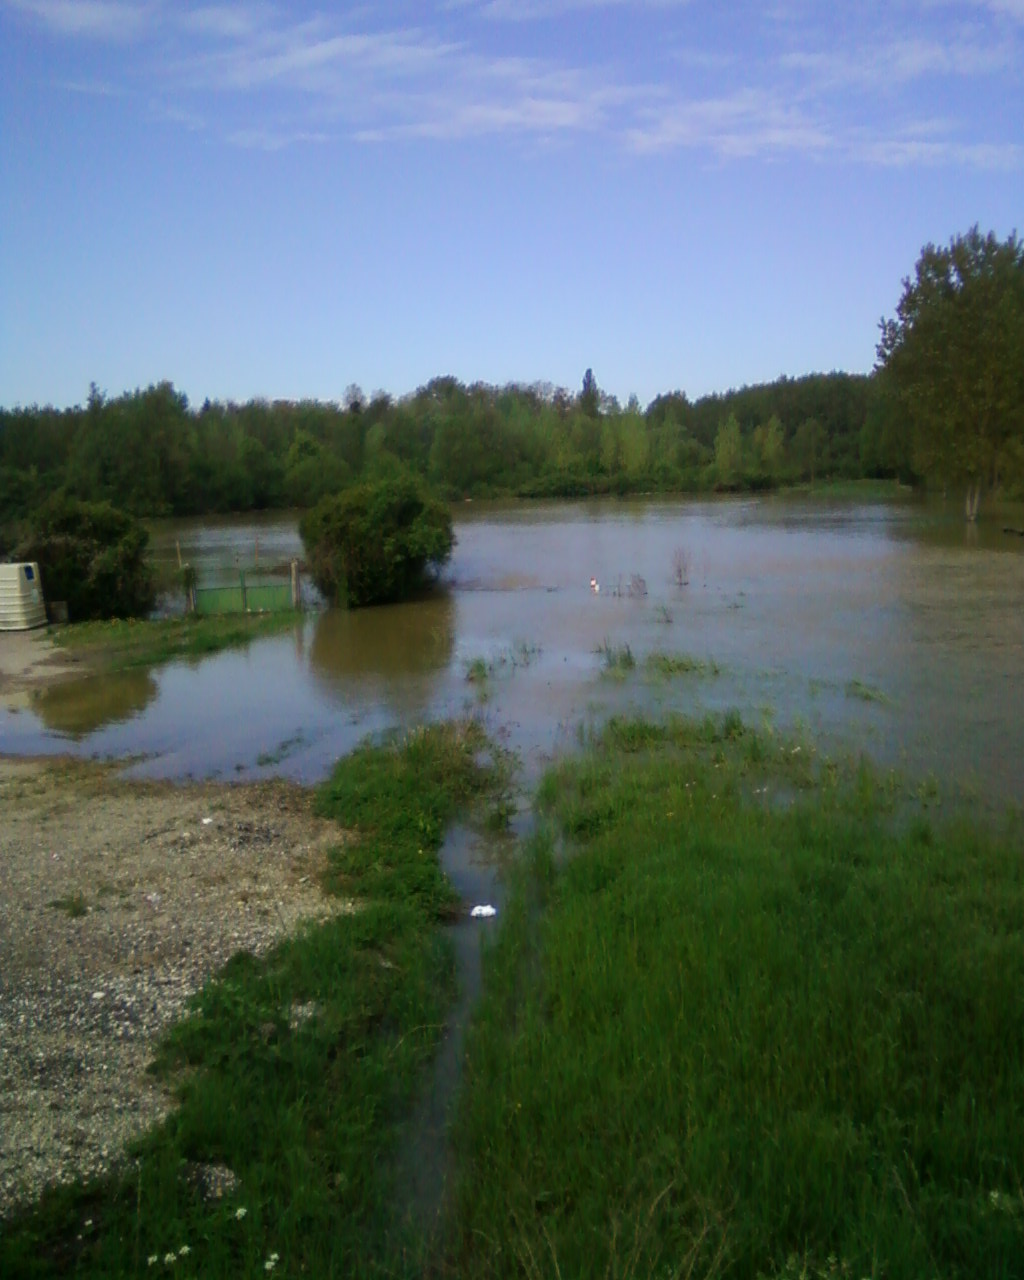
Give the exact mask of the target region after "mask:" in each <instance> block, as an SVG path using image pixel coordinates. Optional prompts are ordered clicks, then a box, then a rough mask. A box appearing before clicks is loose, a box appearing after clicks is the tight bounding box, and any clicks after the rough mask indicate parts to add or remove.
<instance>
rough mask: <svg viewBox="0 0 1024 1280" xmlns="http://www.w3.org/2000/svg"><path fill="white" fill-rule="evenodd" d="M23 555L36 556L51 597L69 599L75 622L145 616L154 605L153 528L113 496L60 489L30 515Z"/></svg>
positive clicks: (46, 594)
mask: <svg viewBox="0 0 1024 1280" xmlns="http://www.w3.org/2000/svg"><path fill="white" fill-rule="evenodd" d="M30 525H31V532H30V534H29V536H28V538H27V540H26V541H25V542H24V543H22V545H21V546H20V547H19V548H18V553H17V554H18V558H19V559H22V560H35V561H38V563H39V570H40V573H41V575H42V580H43V592H44V594H45V596H46V599H47V601H53V600H64V601H66V602H67V606H68V617H69V619H70V620H71V621H72V622H82V621H86V620H88V619H95V618H135V617H144V616H145V615H146V614H147V613H149V611H150V609H152V607H153V601H154V598H155V594H156V591H155V586H154V581H153V570H152V567H151V565H150V564H149V563H148V561H147V559H146V548H147V546H148V545H149V534H148V532H147V531H146V530H145V529H144V528H143V527H142V525H141V524H139V522H138V521H137V520H136V519H135V518H134V517H133V516H130V515H127V514H126V513H125V512H124V511H119V510H118V509H117V508H116V507H112V506H111V505H110V503H109V502H79V501H77V500H76V499H74V498H68V497H66V496H64V495H63V494H58V495H56V496H55V497H53V498H51V499H50V501H49V502H47V503H46V504H45V505H44V506H43V507H41V508H40V509H39V510H38V511H37V512H36V514H35V516H34V517H33V518H32V520H31V521H30Z"/></svg>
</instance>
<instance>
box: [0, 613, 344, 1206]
mask: <svg viewBox="0 0 1024 1280" xmlns="http://www.w3.org/2000/svg"><path fill="white" fill-rule="evenodd" d="M9 640H10V636H8V635H4V636H0V696H2V697H4V698H7V697H11V696H18V695H19V694H22V693H24V691H26V690H27V689H30V688H31V687H32V686H34V685H38V684H39V683H41V682H47V681H49V680H51V679H53V678H54V677H56V678H60V676H61V675H62V674H63V673H64V670H65V669H66V664H62V662H61V657H62V655H60V653H59V652H56V653H55V652H54V651H53V650H52V648H51V647H50V646H49V645H48V644H47V643H46V642H45V636H43V635H37V634H35V633H32V634H31V637H30V638H29V639H28V641H27V642H25V637H19V641H21V642H22V643H15V644H8V641H9ZM16 651H17V652H16ZM344 838H345V837H344V832H343V831H342V830H341V829H340V828H339V827H337V826H336V825H335V824H334V823H331V822H328V821H325V820H323V819H319V818H316V817H314V816H313V813H312V796H311V793H310V792H308V791H307V790H305V789H303V788H301V787H296V786H293V785H289V784H285V783H269V784H266V783H262V784H254V785H229V784H200V785H188V786H175V785H172V784H168V783H137V782H128V781H125V780H124V779H122V778H119V777H118V776H117V773H116V769H115V767H114V766H110V765H100V764H95V763H91V762H82V761H71V760H66V759H61V760H46V761H42V760H26V759H15V758H11V757H3V756H0V1217H3V1216H4V1215H5V1214H7V1213H8V1212H9V1211H10V1210H11V1209H12V1208H13V1207H14V1206H15V1205H16V1204H17V1203H18V1202H20V1201H22V1200H25V1199H28V1198H31V1197H33V1196H35V1195H36V1194H38V1192H39V1190H40V1189H41V1187H42V1186H43V1185H45V1184H46V1183H47V1182H50V1181H54V1180H65V1179H70V1178H74V1177H76V1176H78V1175H86V1174H90V1173H93V1172H96V1171H98V1170H100V1169H103V1168H105V1167H107V1166H108V1165H109V1164H110V1162H111V1161H112V1160H113V1159H115V1158H116V1156H117V1154H118V1153H119V1152H120V1151H121V1150H122V1149H123V1147H124V1145H125V1143H126V1142H127V1141H128V1140H129V1139H130V1138H131V1137H133V1136H134V1135H136V1134H138V1133H140V1132H141V1131H143V1130H144V1129H145V1128H147V1127H148V1126H149V1125H151V1124H153V1123H154V1122H155V1121H157V1120H159V1119H160V1118H161V1117H162V1116H163V1115H165V1114H166V1112H167V1110H168V1108H169V1106H170V1105H171V1100H170V1098H169V1097H168V1096H167V1094H166V1093H165V1092H163V1091H162V1090H161V1088H160V1087H159V1086H158V1085H157V1084H156V1083H155V1082H154V1080H153V1079H152V1078H151V1077H148V1076H147V1074H146V1066H147V1064H148V1063H149V1061H150V1060H151V1057H152V1054H153V1048H154V1045H155V1042H156V1040H157V1038H158V1037H159V1036H160V1033H161V1032H162V1031H163V1030H164V1029H165V1028H166V1027H167V1026H168V1025H169V1024H170V1023H171V1022H172V1021H173V1020H174V1019H176V1018H177V1017H178V1016H179V1015H180V1014H181V1013H182V1011H183V1010H184V1008H185V1006H186V1003H187V1001H188V998H189V996H190V995H192V994H193V993H194V992H195V991H197V990H198V989H199V988H200V987H201V986H202V984H203V983H204V982H205V981H206V980H207V979H208V978H209V977H210V976H211V975H212V974H213V973H214V972H216V970H217V969H218V968H219V967H220V966H221V965H223V964H224V963H225V962H226V961H227V960H228V959H229V958H230V956H232V955H233V954H234V953H235V952H236V951H239V950H243V949H244V950H248V951H252V952H254V953H260V952H263V951H265V950H266V949H267V948H269V947H270V946H271V945H272V944H273V943H274V942H275V941H277V940H278V939H279V938H281V937H282V936H284V935H285V934H287V933H289V932H292V931H293V930H294V929H295V928H296V927H297V926H298V924H299V922H300V921H302V920H306V919H315V918H324V917H325V916H327V915H329V914H331V913H333V912H337V911H339V910H345V909H347V908H348V904H346V903H344V902H342V901H340V900H339V899H337V898H329V897H326V896H325V895H324V894H323V893H322V891H321V889H320V887H319V883H320V882H319V872H320V870H321V869H322V867H323V865H324V861H325V858H326V851H327V849H328V848H329V847H330V846H331V845H333V844H337V843H339V842H340V841H342V840H343V839H344Z"/></svg>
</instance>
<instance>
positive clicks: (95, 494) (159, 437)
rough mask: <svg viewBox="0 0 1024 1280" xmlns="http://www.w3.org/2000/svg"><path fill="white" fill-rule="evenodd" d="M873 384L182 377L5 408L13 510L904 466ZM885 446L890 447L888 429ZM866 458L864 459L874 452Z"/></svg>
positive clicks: (648, 482)
mask: <svg viewBox="0 0 1024 1280" xmlns="http://www.w3.org/2000/svg"><path fill="white" fill-rule="evenodd" d="M873 383H874V380H873V379H872V378H869V377H866V376H855V375H848V374H842V373H833V374H825V375H814V376H810V377H806V378H800V379H788V378H782V379H779V380H778V381H777V382H774V383H770V384H767V385H763V386H755V387H745V388H743V389H742V390H739V391H733V392H729V393H727V394H725V395H713V396H706V397H704V398H702V399H700V400H697V401H693V402H691V401H690V400H689V399H688V398H687V396H686V395H685V394H683V393H682V392H674V393H672V394H670V395H663V396H659V397H658V398H657V399H656V400H654V401H653V402H652V403H651V404H650V405H649V406H648V407H647V409H646V410H642V409H641V408H640V406H639V405H638V404H637V403H636V401H635V399H634V400H631V401H630V402H629V403H628V404H627V405H626V406H624V407H623V406H621V405H619V404H618V402H617V401H616V400H615V399H614V398H613V397H611V396H608V395H606V394H604V393H602V392H601V391H600V390H599V388H598V387H597V385H596V380H595V379H594V377H593V374H592V373H591V372H590V371H589V370H588V371H587V376H586V378H585V379H584V385H583V387H582V389H581V390H580V392H579V393H578V394H576V395H573V394H571V393H570V392H568V391H566V390H564V389H559V388H552V387H548V386H522V385H510V386H504V387H494V386H488V385H484V384H481V383H477V384H474V385H471V386H466V385H464V384H463V383H461V382H459V381H458V380H456V379H455V378H451V377H440V378H435V379H433V380H432V381H431V382H429V383H427V384H426V386H423V387H421V388H419V390H417V391H416V392H415V393H414V394H412V395H410V396H407V397H404V398H402V399H399V400H393V399H392V398H391V397H390V396H388V395H385V394H378V395H376V396H374V397H373V398H372V399H366V398H365V397H364V396H363V395H362V394H361V393H360V392H359V391H358V390H357V389H355V388H353V389H351V390H350V392H349V394H348V395H347V396H346V399H345V401H344V403H324V402H315V401H301V402H298V403H295V402H290V401H273V402H271V401H266V400H252V401H249V402H248V403H245V404H234V403H226V404H225V403H218V402H212V403H211V402H210V401H207V402H205V403H204V404H203V405H202V406H201V407H200V408H198V409H197V408H193V407H192V406H190V405H189V403H188V400H187V398H186V397H185V396H184V395H183V394H182V393H181V392H180V391H178V390H176V389H175V387H174V386H173V385H172V384H171V383H169V382H161V383H159V384H157V385H154V386H150V387H148V388H146V389H145V390H137V391H132V392H127V393H125V394H123V395H120V396H118V397H116V398H107V397H106V396H104V395H103V394H102V393H101V392H99V391H98V390H97V389H96V387H95V386H93V387H92V388H91V389H90V392H89V396H88V400H87V402H86V404H85V405H84V406H79V407H76V408H72V409H65V410H59V409H54V408H39V407H32V408H25V409H21V408H19V409H6V410H0V518H2V517H7V518H12V517H18V516H23V515H26V514H28V513H29V512H31V511H32V510H34V509H35V508H36V507H37V506H38V505H39V504H40V503H41V502H42V501H44V500H45V499H46V498H47V497H48V496H49V495H51V494H53V493H54V492H56V491H63V492H65V493H67V494H68V495H69V496H71V497H74V498H78V499H81V500H83V501H89V502H110V503H112V504H113V505H114V506H116V507H119V508H121V509H123V510H126V511H129V512H132V513H133V514H135V515H140V516H160V515H205V514H208V513H213V512H227V511H251V510H261V509H273V508H281V507H312V506H315V505H316V503H317V502H318V501H319V500H320V499H321V498H322V497H324V496H326V495H328V494H332V493H336V492H338V491H339V490H341V489H344V488H346V487H347V486H348V485H350V484H353V483H355V482H356V481H357V480H361V479H375V478H377V477H380V476H382V475H385V476H386V475H387V474H388V473H389V472H390V471H394V470H398V469H401V470H409V471H412V472H413V473H415V474H418V475H419V476H421V477H423V478H424V479H426V480H428V481H429V482H430V484H431V485H432V486H433V487H434V488H435V489H436V490H437V491H438V492H440V493H441V494H443V495H444V496H446V497H448V498H450V499H456V498H462V497H489V496H502V495H516V496H522V497H544V496H551V497H556V496H562V497H573V496H582V495H586V494H600V493H620V494H625V493H637V492H649V491H662V492H668V491H702V490H709V489H744V488H748V489H755V488H767V487H772V486H775V485H779V484H786V483H792V482H796V481H800V480H803V479H808V480H813V479H816V478H818V477H819V476H824V475H831V476H839V477H853V476H861V475H865V474H871V475H886V474H895V470H896V462H895V461H894V460H890V458H889V457H888V456H886V454H885V449H884V447H883V448H875V447H872V448H870V449H868V450H867V452H865V443H864V433H865V428H866V424H868V423H869V421H870V410H871V405H872V402H873V399H874V390H873ZM883 444H884V442H883ZM866 459H867V464H866V462H865V460H866Z"/></svg>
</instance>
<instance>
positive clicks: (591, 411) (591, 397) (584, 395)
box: [579, 369, 601, 418]
mask: <svg viewBox="0 0 1024 1280" xmlns="http://www.w3.org/2000/svg"><path fill="white" fill-rule="evenodd" d="M579 405H580V409H581V410H582V411H583V412H584V413H585V414H586V415H587V417H588V418H596V417H597V415H598V413H599V412H600V409H601V391H600V388H599V387H598V385H597V379H596V378H595V377H594V371H593V369H588V370H587V371H586V373H585V374H584V375H583V387H582V389H581V390H580V399H579Z"/></svg>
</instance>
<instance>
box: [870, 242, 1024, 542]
mask: <svg viewBox="0 0 1024 1280" xmlns="http://www.w3.org/2000/svg"><path fill="white" fill-rule="evenodd" d="M878 360H879V365H880V367H881V369H882V370H884V373H885V376H886V379H887V381H888V383H889V385H890V387H891V388H892V391H893V393H894V395H895V396H896V397H897V399H898V402H899V407H900V410H901V412H902V413H903V414H904V415H905V416H906V419H907V421H908V423H909V426H910V430H911V434H912V446H913V458H914V465H915V467H916V468H917V469H918V470H919V471H920V472H921V473H922V474H923V475H924V476H926V477H929V478H932V479H936V480H938V481H940V482H941V483H942V484H944V485H947V484H956V485H960V486H962V487H963V488H964V490H965V492H966V503H965V507H966V514H967V518H968V519H969V520H974V519H975V518H976V517H977V514H978V504H979V502H980V499H981V490H982V487H983V486H984V485H986V484H991V485H993V486H994V485H996V484H998V482H999V474H1000V468H1001V466H1002V465H1004V464H1005V463H1006V462H1007V461H1008V460H1010V459H1012V458H1013V457H1014V454H1015V449H1014V447H1013V445H1014V441H1018V442H1019V441H1020V440H1021V438H1022V435H1024V242H1021V241H1020V240H1018V239H1017V236H1016V233H1014V234H1012V235H1011V236H1010V237H1009V239H1007V240H1006V241H1000V240H998V239H996V237H995V235H994V234H993V233H991V232H989V234H988V235H987V236H983V235H981V233H980V232H979V230H978V228H977V226H975V227H972V228H971V230H970V231H968V232H967V234H966V235H963V236H957V237H956V238H955V239H953V240H951V241H950V243H949V245H948V247H946V248H941V249H937V248H936V247H935V246H934V245H931V244H929V245H926V246H925V248H924V249H923V250H922V252H921V256H920V258H919V259H918V261H917V266H916V269H915V273H914V278H913V279H910V278H909V277H908V278H907V279H905V280H904V281H903V295H902V297H901V298H900V301H899V303H898V305H897V308H896V316H895V318H894V319H891V320H884V319H883V320H882V322H881V339H880V341H879V343H878Z"/></svg>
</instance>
